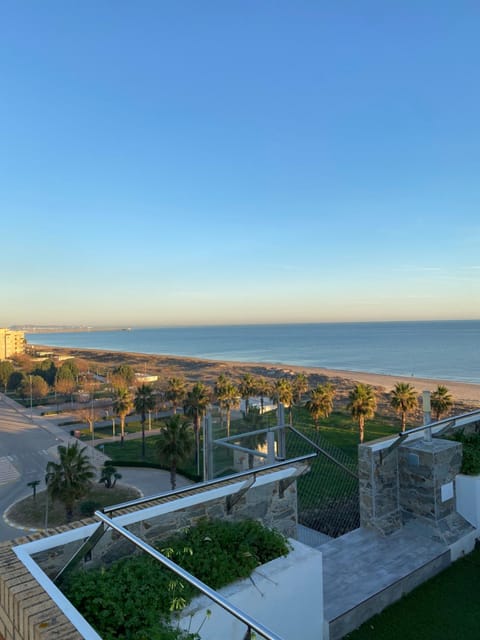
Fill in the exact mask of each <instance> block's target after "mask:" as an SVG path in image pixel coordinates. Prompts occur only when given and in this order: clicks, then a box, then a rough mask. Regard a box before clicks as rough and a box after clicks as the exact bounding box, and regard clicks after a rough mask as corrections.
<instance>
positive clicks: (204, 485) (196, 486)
mask: <svg viewBox="0 0 480 640" xmlns="http://www.w3.org/2000/svg"><path fill="white" fill-rule="evenodd" d="M316 455H317V454H316V453H307V454H306V455H303V456H298V457H296V458H290V459H289V460H281V461H279V462H275V463H274V464H266V465H262V466H261V467H256V468H255V469H247V470H246V471H240V472H239V473H232V474H231V475H228V476H222V477H221V478H215V479H214V480H207V481H205V482H196V483H193V484H190V485H188V486H187V487H182V488H180V489H173V490H172V491H162V492H161V493H157V494H154V495H151V496H144V497H142V498H135V499H134V500H129V501H127V502H121V503H120V504H115V505H113V506H111V507H104V508H103V509H102V511H103V513H112V512H113V511H120V510H121V509H128V508H130V507H136V506H138V505H141V504H146V503H148V502H153V501H154V500H160V499H164V498H169V497H172V496H175V497H176V496H181V495H182V494H184V493H189V492H190V491H198V490H201V489H208V487H211V486H215V485H217V484H220V483H221V484H225V483H227V482H230V481H232V482H233V481H234V480H238V479H239V478H245V477H247V476H252V475H253V476H255V475H258V474H262V473H263V472H265V471H274V470H275V469H280V468H281V467H288V466H291V465H292V464H295V463H297V462H306V461H308V460H311V459H312V458H315V457H316Z"/></svg>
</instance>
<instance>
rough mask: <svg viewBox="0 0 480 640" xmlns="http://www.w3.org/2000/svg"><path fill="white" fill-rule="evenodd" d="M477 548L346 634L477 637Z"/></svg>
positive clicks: (383, 638) (359, 638) (447, 639)
mask: <svg viewBox="0 0 480 640" xmlns="http://www.w3.org/2000/svg"><path fill="white" fill-rule="evenodd" d="M479 598H480V548H476V549H475V550H474V551H473V552H472V553H470V554H469V555H468V556H465V557H464V558H462V559H460V560H458V561H457V562H455V563H454V564H453V565H452V566H451V567H449V568H448V569H446V570H445V571H443V572H442V573H441V574H439V575H438V576H436V577H435V578H432V579H431V580H429V581H428V582H425V583H424V584H423V585H421V586H420V587H418V588H417V589H415V590H414V591H412V592H411V593H409V594H408V595H407V596H405V597H404V598H402V599H401V600H399V601H398V602H396V603H395V604H393V605H392V606H390V607H388V609H385V611H384V612H383V613H381V614H379V615H377V616H374V617H373V618H371V619H370V620H368V621H367V622H365V623H364V624H363V625H362V626H361V627H360V628H359V629H357V630H356V631H354V632H352V633H350V634H348V635H347V636H346V638H348V640H372V639H374V640H418V639H419V638H421V639H422V640H440V639H441V640H458V639H459V638H461V639H462V640H477V638H478V637H479V635H480V607H479V606H478V601H479Z"/></svg>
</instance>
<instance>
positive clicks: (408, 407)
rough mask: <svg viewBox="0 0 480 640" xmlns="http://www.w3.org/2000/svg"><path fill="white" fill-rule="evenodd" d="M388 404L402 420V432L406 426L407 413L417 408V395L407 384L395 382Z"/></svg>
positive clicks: (413, 388) (411, 386) (412, 387)
mask: <svg viewBox="0 0 480 640" xmlns="http://www.w3.org/2000/svg"><path fill="white" fill-rule="evenodd" d="M390 404H391V405H392V407H393V408H394V409H395V411H396V412H397V413H399V414H400V416H401V418H402V432H403V431H405V427H406V426H407V413H409V412H410V411H413V410H414V409H416V407H417V406H418V395H417V392H416V390H415V387H414V386H413V385H411V384H410V383H409V382H397V384H396V385H395V387H394V389H393V391H392V392H391V394H390Z"/></svg>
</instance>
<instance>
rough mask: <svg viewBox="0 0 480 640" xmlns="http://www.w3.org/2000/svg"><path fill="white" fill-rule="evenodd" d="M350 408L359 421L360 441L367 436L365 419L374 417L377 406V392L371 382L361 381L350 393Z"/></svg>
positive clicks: (353, 416)
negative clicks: (364, 382)
mask: <svg viewBox="0 0 480 640" xmlns="http://www.w3.org/2000/svg"><path fill="white" fill-rule="evenodd" d="M347 408H348V410H349V411H350V413H351V414H352V418H354V419H355V420H356V421H357V422H358V431H359V435H360V442H363V440H364V437H365V420H367V419H368V418H373V416H374V415H375V410H376V408H377V400H376V398H375V392H374V390H373V388H372V387H371V386H370V385H369V384H363V383H361V382H359V383H358V384H357V385H356V386H355V387H354V389H353V390H352V391H350V393H349V395H348V405H347Z"/></svg>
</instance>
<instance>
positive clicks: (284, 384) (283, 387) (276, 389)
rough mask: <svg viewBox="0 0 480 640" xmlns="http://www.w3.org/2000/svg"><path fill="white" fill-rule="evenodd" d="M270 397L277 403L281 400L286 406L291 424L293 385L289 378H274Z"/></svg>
mask: <svg viewBox="0 0 480 640" xmlns="http://www.w3.org/2000/svg"><path fill="white" fill-rule="evenodd" d="M272 399H273V401H274V402H275V403H276V404H277V405H278V404H279V403H280V402H281V403H282V404H283V406H284V407H288V409H289V414H290V424H291V423H292V402H293V387H292V383H291V382H290V380H288V379H287V378H279V379H278V380H275V384H274V385H273V393H272Z"/></svg>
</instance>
